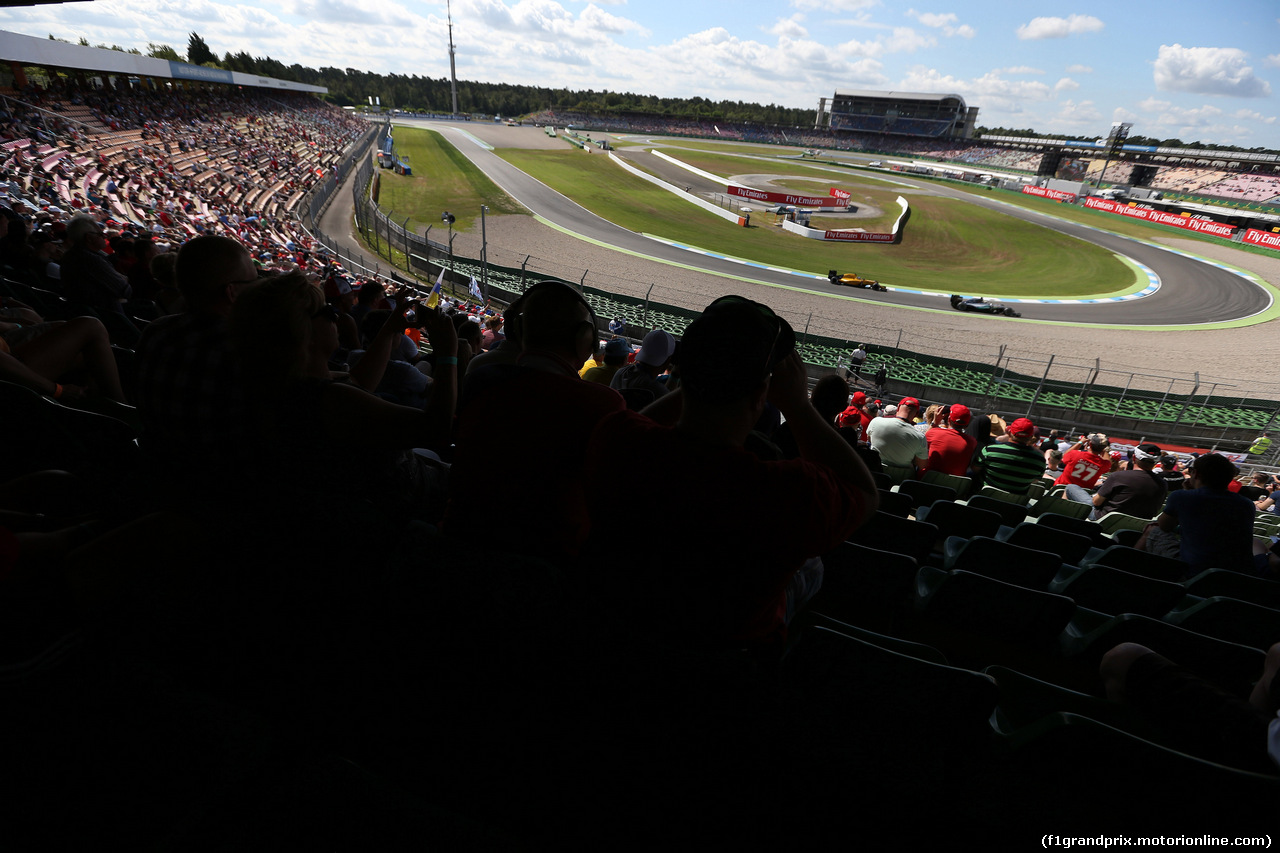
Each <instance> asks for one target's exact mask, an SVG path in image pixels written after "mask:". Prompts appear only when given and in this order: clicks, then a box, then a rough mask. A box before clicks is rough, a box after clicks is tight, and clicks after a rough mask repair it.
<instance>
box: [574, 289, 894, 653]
mask: <svg viewBox="0 0 1280 853" xmlns="http://www.w3.org/2000/svg"><path fill="white" fill-rule="evenodd" d="M794 347H795V335H794V333H793V332H792V331H791V328H790V327H789V326H788V325H787V324H786V321H784V320H782V319H781V318H780V317H778V316H777V315H775V314H774V313H773V312H772V311H771V310H769V309H768V308H767V307H765V306H763V305H760V304H758V303H755V302H752V301H750V300H747V299H743V298H741V297H724V298H722V299H718V300H716V301H715V302H713V303H712V304H711V305H710V306H709V307H708V308H707V310H706V311H704V312H703V314H702V315H701V316H700V317H699V318H698V319H696V320H694V322H693V323H691V324H690V325H689V327H688V329H686V331H685V334H684V338H683V340H682V341H681V350H680V371H681V376H682V381H683V384H682V386H681V389H680V391H679V392H677V393H673V394H671V395H668V396H667V397H664V398H663V399H662V400H660V401H658V402H657V403H655V404H654V406H653V407H652V408H651V412H652V413H654V414H655V417H657V420H653V419H650V418H649V417H646V416H645V415H644V414H638V413H634V412H623V413H619V414H616V415H613V416H611V417H609V418H606V419H605V420H604V421H602V422H601V424H600V426H599V428H598V429H597V430H596V433H595V435H594V436H593V438H592V441H591V448H590V450H589V458H590V471H591V472H592V479H593V480H594V481H597V482H600V481H603V480H604V479H606V478H607V479H613V480H617V481H619V482H651V483H660V484H661V486H662V493H663V508H664V511H665V512H664V518H665V520H666V534H667V535H666V536H663V537H653V536H635V535H634V531H635V519H634V517H632V516H631V515H629V514H623V513H618V512H616V511H615V508H614V507H612V506H608V507H606V506H600V507H599V511H593V513H592V524H593V533H592V537H593V538H592V542H593V543H594V548H593V550H596V551H599V550H600V549H606V550H607V549H608V548H610V547H613V546H615V545H617V544H619V543H621V542H624V541H625V542H626V543H627V558H626V559H625V560H621V561H616V562H615V563H613V564H611V565H610V566H609V567H608V568H607V570H602V571H601V572H599V573H595V574H593V580H594V581H595V582H596V583H597V585H598V587H599V589H600V590H601V592H602V594H604V595H605V597H606V599H607V600H608V601H609V602H610V603H611V604H612V605H613V606H614V607H616V608H617V612H618V613H620V614H621V615H622V616H623V619H624V621H625V623H626V624H627V625H628V626H630V627H631V628H632V629H633V630H635V631H637V632H638V633H640V634H643V635H644V636H646V637H649V638H651V639H655V640H658V641H660V642H664V643H669V644H675V645H679V646H683V647H687V646H689V645H693V646H697V647H703V648H708V647H709V648H717V649H732V648H741V647H743V646H744V645H745V646H750V647H766V648H772V649H777V648H779V647H780V642H781V640H782V639H783V638H784V636H785V630H786V624H787V622H788V621H789V620H790V619H791V617H792V616H793V615H794V614H795V612H796V611H797V609H798V608H799V606H800V605H801V604H802V603H803V602H804V601H805V600H806V599H807V598H808V597H809V596H810V595H812V594H813V593H814V592H816V591H817V588H818V585H819V584H820V582H821V563H820V561H818V560H816V559H815V558H816V557H817V556H818V555H820V554H822V553H825V552H826V551H827V550H829V549H830V548H832V547H834V546H835V545H837V544H838V543H840V542H842V541H844V539H845V538H846V537H847V536H848V535H849V534H850V533H852V532H853V530H855V529H856V528H857V527H858V526H859V525H860V524H861V523H862V521H863V520H864V519H865V518H866V517H867V516H868V515H869V514H870V513H871V512H873V511H874V510H875V506H876V490H875V485H874V483H873V481H872V479H871V475H870V473H869V472H868V471H867V469H866V467H865V466H864V465H863V464H862V463H861V462H860V461H859V460H858V458H857V456H856V455H855V454H854V452H853V450H852V448H851V447H850V446H849V445H848V443H847V442H845V441H844V440H843V439H842V438H840V436H839V435H837V433H836V431H835V430H834V429H833V428H832V426H831V424H830V423H828V422H827V419H826V418H825V417H824V416H823V415H821V414H819V412H818V410H817V409H815V408H814V407H813V406H812V405H810V403H809V400H808V398H807V396H806V394H805V386H806V381H805V372H804V365H803V363H802V362H801V360H800V357H799V355H798V354H797V353H796V352H795V349H794ZM768 401H771V402H772V403H774V404H775V405H776V406H777V407H778V408H779V409H781V410H782V413H783V414H784V415H785V416H786V418H787V422H788V423H789V424H791V427H792V433H793V435H794V437H795V439H796V442H797V444H798V446H799V448H800V453H801V458H800V459H799V460H795V461H782V462H763V461H760V460H759V459H758V458H757V457H756V456H755V455H753V454H751V453H749V452H747V451H745V450H744V449H743V444H744V442H745V441H746V439H747V436H748V434H749V433H750V431H751V429H752V427H753V425H754V424H755V423H756V422H757V421H758V420H759V419H760V416H761V414H762V413H763V411H764V409H765V405H766V402H768ZM766 531H767V532H766Z"/></svg>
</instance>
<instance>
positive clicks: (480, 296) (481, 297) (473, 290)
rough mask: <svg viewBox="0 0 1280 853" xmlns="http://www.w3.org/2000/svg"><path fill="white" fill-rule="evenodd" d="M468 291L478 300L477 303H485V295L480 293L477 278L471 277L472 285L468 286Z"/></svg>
mask: <svg viewBox="0 0 1280 853" xmlns="http://www.w3.org/2000/svg"><path fill="white" fill-rule="evenodd" d="M467 290H468V291H470V293H471V295H472V296H474V297H475V298H476V302H483V301H484V294H483V293H481V292H480V285H478V284H476V277H475V276H471V284H470V285H468V286H467Z"/></svg>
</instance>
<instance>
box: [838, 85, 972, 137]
mask: <svg viewBox="0 0 1280 853" xmlns="http://www.w3.org/2000/svg"><path fill="white" fill-rule="evenodd" d="M977 119H978V108H977V107H973V108H970V107H968V106H966V105H965V102H964V98H962V97H961V96H960V95H954V94H950V95H935V94H930V93H926V92H875V91H867V90H849V91H840V90H837V91H836V93H835V94H834V95H833V96H832V98H831V107H830V112H829V114H828V125H829V126H830V127H831V128H832V129H833V130H849V131H856V132H864V133H892V134H898V135H902V136H923V137H928V138H939V137H955V138H958V139H968V138H969V137H971V136H973V128H974V125H975V124H976V123H977Z"/></svg>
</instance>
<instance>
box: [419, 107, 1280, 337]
mask: <svg viewBox="0 0 1280 853" xmlns="http://www.w3.org/2000/svg"><path fill="white" fill-rule="evenodd" d="M404 123H405V124H409V125H412V126H418V127H426V128H430V129H432V130H436V131H439V132H441V133H442V134H443V135H444V136H445V138H447V139H448V140H449V141H450V143H452V144H453V145H454V146H455V147H456V148H457V149H458V150H459V151H461V152H462V153H463V155H464V156H466V157H467V158H468V159H469V160H471V161H472V162H473V163H474V164H475V165H476V166H477V167H478V168H479V169H480V170H481V171H482V172H484V173H485V175H487V176H488V177H489V178H490V179H491V180H492V181H493V182H494V183H495V184H497V185H498V186H499V187H501V188H502V189H503V190H505V191H506V192H507V193H508V194H509V195H511V196H512V197H513V198H515V199H516V200H517V201H519V202H520V203H521V204H523V205H524V206H525V207H527V208H528V209H529V210H530V211H532V212H533V213H535V214H537V215H539V216H541V217H543V218H544V219H546V220H548V221H550V222H553V223H555V224H556V225H557V226H559V227H560V228H562V229H564V230H566V231H569V232H571V233H573V234H577V235H579V236H582V237H586V238H589V239H592V240H596V241H599V242H601V243H604V244H607V245H611V246H615V247H618V248H620V249H624V250H627V251H630V252H633V253H636V254H638V255H642V256H647V257H649V258H653V259H655V260H658V261H665V262H670V263H676V264H681V265H684V266H688V267H694V268H697V269H702V270H706V271H709V272H714V273H720V274H725V275H728V276H731V277H734V278H749V279H754V280H757V281H765V282H769V283H773V284H780V285H785V286H788V287H793V288H795V287H799V288H803V289H806V290H812V291H814V292H818V293H830V294H837V295H844V296H848V295H856V296H858V297H859V298H860V299H867V300H872V301H876V302H882V303H885V304H889V305H903V306H913V307H921V308H934V309H942V310H946V308H947V303H946V301H945V299H943V298H940V297H938V296H936V295H925V294H913V293H899V292H892V291H891V292H889V293H875V292H872V291H869V290H861V289H851V288H847V287H839V286H834V285H831V284H829V283H828V282H826V281H825V280H823V279H817V278H814V277H812V276H811V275H805V276H797V275H795V274H792V273H786V272H779V271H774V270H769V269H767V268H762V267H755V266H744V265H743V264H741V263H737V262H734V261H731V260H727V259H723V258H718V257H714V256H710V255H704V254H701V253H698V252H692V251H689V250H687V249H683V248H679V247H677V246H670V245H667V244H665V243H662V242H659V241H656V240H653V239H650V238H648V237H645V236H643V235H641V234H637V233H636V232H634V231H629V230H627V229H625V228H622V227H620V226H618V225H614V224H613V223H611V222H609V221H607V220H605V219H602V218H600V217H599V216H596V215H595V214H594V213H591V212H590V211H588V210H587V209H586V208H584V207H582V206H580V205H579V204H577V203H576V202H574V201H572V200H571V199H569V198H567V197H566V196H564V195H561V194H560V193H558V192H556V191H555V190H553V189H551V188H550V187H548V186H546V185H545V184H543V183H541V182H540V181H538V180H536V179H534V178H532V177H530V176H529V175H528V174H526V173H524V172H522V171H520V170H519V169H517V168H516V167H514V166H512V165H510V164H509V163H507V162H506V161H505V160H503V159H502V158H501V157H498V156H497V155H496V154H494V153H493V152H492V151H490V150H489V149H487V148H486V147H484V146H483V145H481V144H478V143H477V142H476V138H477V136H479V135H480V133H485V135H486V136H488V135H490V134H489V133H486V132H485V131H486V130H487V129H488V126H485V125H480V126H477V125H476V124H473V123H470V124H468V125H464V126H457V125H453V124H449V123H446V122H438V121H407V122H404ZM473 130H474V131H476V134H475V135H473V134H472V132H471V131H473ZM494 130H497V128H494ZM524 130H525V132H526V133H527V132H529V130H531V129H524ZM538 132H541V131H538ZM495 141H497V140H495ZM504 143H505V140H503V141H502V142H501V143H500V144H504ZM679 145H680V140H677V139H671V140H662V141H659V139H658V138H656V137H655V147H658V146H660V147H664V148H666V149H667V150H668V151H669V152H670V153H671V156H673V157H677V158H678V157H679V151H678V150H674V149H678V148H679ZM584 156H607V155H605V154H604V153H603V152H600V151H598V150H597V151H595V152H593V153H592V154H591V155H584ZM627 156H628V157H630V158H632V159H633V160H636V161H637V162H640V161H643V165H644V166H645V167H646V168H647V169H648V170H649V171H651V172H654V173H656V174H657V175H658V176H659V177H662V178H663V179H664V180H667V181H669V182H670V183H672V184H675V185H677V186H689V187H691V188H692V189H693V190H694V191H695V192H701V191H711V192H716V191H718V192H723V191H724V186H723V185H722V184H712V183H711V182H709V181H706V180H705V179H702V178H699V177H698V176H697V175H695V174H693V173H691V172H688V171H686V170H684V169H681V168H680V167H678V166H674V165H671V164H670V163H667V162H666V161H664V160H662V159H661V158H658V157H654V156H652V155H651V154H645V153H641V152H638V151H635V150H634V149H632V150H629V152H628V154H627ZM763 162H764V161H761V160H756V159H744V160H743V165H744V167H743V171H744V172H748V171H755V172H763V171H768V170H767V169H763V168H762V165H763ZM807 165H812V164H807ZM774 169H775V170H776V171H778V172H783V171H785V163H777V164H776V165H775V166H774ZM886 177H890V178H892V179H893V180H895V181H898V182H900V183H902V184H904V186H903V189H904V190H907V189H910V191H911V192H920V193H928V194H932V195H937V196H942V197H947V198H955V199H958V200H960V201H963V202H966V203H969V204H976V205H979V206H981V207H987V208H990V209H992V210H996V211H999V212H1000V213H1003V214H1005V215H1008V216H1014V217H1017V218H1019V219H1023V220H1026V221H1029V222H1033V223H1035V224H1037V225H1041V226H1043V227H1046V228H1051V229H1053V230H1055V231H1060V232H1062V233H1064V234H1068V235H1070V236H1072V237H1076V238H1078V239H1080V240H1083V241H1085V242H1089V243H1093V244H1095V245H1098V246H1101V247H1103V248H1104V249H1107V250H1109V251H1111V252H1114V253H1116V254H1119V255H1124V256H1127V257H1129V258H1131V259H1133V260H1134V261H1136V262H1138V263H1140V264H1142V265H1144V266H1146V267H1149V268H1150V269H1151V270H1153V271H1154V272H1155V274H1156V275H1157V276H1158V277H1159V280H1160V287H1159V289H1158V290H1157V291H1156V292H1155V293H1153V294H1151V295H1148V296H1144V297H1142V298H1140V299H1132V300H1129V301H1122V302H1106V303H1098V304H1046V303H1018V304H1015V310H1017V311H1019V312H1021V314H1022V316H1023V317H1024V318H1026V319H1033V320H1045V321H1053V322H1065V323H1079V324H1085V325H1091V324H1104V325H1122V326H1132V327H1143V326H1172V325H1196V324H1204V323H1221V322H1229V321H1232V320H1238V319H1241V318H1245V317H1251V316H1254V315H1256V314H1258V313H1260V312H1262V311H1264V310H1265V309H1267V308H1268V307H1269V306H1270V305H1271V298H1270V295H1269V293H1268V292H1267V290H1265V289H1264V288H1262V287H1260V286H1258V285H1256V284H1254V283H1253V282H1251V281H1249V280H1248V279H1245V278H1243V277H1242V276H1240V275H1237V274H1235V273H1233V272H1230V271H1228V270H1225V269H1223V268H1221V267H1219V266H1216V265H1214V264H1211V263H1205V262H1202V261H1198V260H1195V259H1193V258H1189V257H1186V256H1184V255H1181V254H1178V253H1176V252H1173V251H1170V250H1166V249H1163V248H1161V247H1158V246H1156V245H1153V244H1148V243H1143V242H1140V241H1138V240H1133V239H1130V238H1128V237H1122V236H1119V235H1116V234H1111V233H1109V232H1106V231H1100V230H1095V229H1093V228H1088V227H1085V226H1082V225H1077V224H1074V223H1071V222H1066V221H1062V220H1058V219H1055V218H1051V217H1050V216H1047V215H1041V214H1039V213H1037V212H1036V211H1034V210H1029V209H1027V208H1023V207H1019V206H1017V205H1006V204H1000V203H999V202H998V201H995V200H993V199H988V198H984V197H982V196H978V195H974V194H970V193H965V192H960V191H958V190H953V189H951V188H949V187H947V186H945V185H941V184H936V183H934V182H925V181H919V182H917V181H912V180H911V178H910V176H908V175H901V174H896V173H895V174H892V175H887V176H886ZM907 229H908V230H907V235H908V237H907V238H908V239H910V223H908V225H907ZM895 284H898V283H897V282H895ZM1011 304H1013V303H1011Z"/></svg>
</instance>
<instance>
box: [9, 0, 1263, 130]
mask: <svg viewBox="0 0 1280 853" xmlns="http://www.w3.org/2000/svg"><path fill="white" fill-rule="evenodd" d="M912 3H916V4H917V5H911V4H912ZM452 14H453V39H454V45H455V48H456V52H457V69H458V79H459V80H480V81H485V82H505V83H518V84H526V85H539V86H549V87H555V88H559V87H565V88H569V89H576V90H585V89H594V90H597V91H599V90H602V89H608V90H610V91H616V92H634V93H637V94H647V95H649V94H651V95H658V96H662V97H682V98H690V97H694V96H702V97H704V98H708V99H711V100H715V101H719V100H725V99H728V100H734V101H738V100H741V101H747V102H758V103H761V104H769V103H776V104H779V105H782V106H787V107H813V108H814V109H815V111H816V109H817V106H818V99H819V98H821V97H824V96H826V97H828V98H829V97H830V96H831V94H832V93H833V92H834V91H836V90H837V89H878V90H896V91H908V92H933V93H946V94H959V95H960V96H962V97H963V98H964V99H965V101H966V102H967V103H968V104H969V106H976V107H978V108H979V114H978V124H979V125H985V126H987V127H1012V128H1031V129H1034V130H1036V131H1039V132H1041V133H1050V134H1062V135H1064V136H1067V137H1070V138H1085V139H1093V138H1097V137H1099V136H1105V135H1106V133H1107V131H1108V130H1109V128H1110V127H1111V123H1112V122H1113V121H1128V122H1132V123H1133V129H1132V133H1133V134H1135V135H1140V136H1148V137H1154V138H1157V139H1169V138H1178V139H1181V140H1183V141H1184V142H1188V143H1190V142H1195V141H1200V142H1206V143H1217V144H1224V145H1239V146H1241V147H1244V148H1255V147H1262V148H1268V149H1278V150H1280V122H1277V117H1278V116H1280V100H1278V98H1280V2H1276V0H1240V2H1232V3H1207V2H1203V0H1201V2H1184V0H1165V2H1159V3H1134V2H1127V0H1120V1H1119V2H1115V1H1114V0H1113V2H1108V3H1102V2H1093V0H1082V2H1076V3H1055V4H1046V3H1040V2H1004V0H938V2H937V3H932V2H929V0H905V2H901V3H893V2H885V1H884V0H776V2H770V3H765V2H756V0H742V2H728V1H727V0H593V2H580V0H455V2H453V6H452ZM0 29H5V30H10V31H13V32H19V33H25V34H27V35H34V36H40V37H45V36H48V35H49V34H51V33H52V34H53V35H55V36H57V37H59V38H64V39H68V40H70V41H76V40H78V39H80V38H81V37H84V38H87V39H88V40H89V42H90V43H91V44H95V45H96V44H99V43H105V44H118V45H120V46H122V47H125V48H132V47H137V48H139V49H141V50H143V52H146V49H147V44H148V43H149V42H154V43H156V44H168V45H171V46H172V47H174V48H175V49H176V50H177V51H178V52H179V53H180V54H184V55H185V53H186V47H187V39H188V34H189V33H190V32H192V31H194V32H196V33H199V35H200V36H201V37H202V38H203V39H204V40H205V42H206V43H207V44H208V45H209V47H210V48H211V49H212V50H213V51H214V52H215V53H217V54H218V55H219V56H221V55H223V54H224V53H226V52H227V51H230V52H232V53H238V52H240V51H246V52H248V53H250V54H252V55H254V56H270V57H272V58H274V59H278V60H280V61H282V62H284V63H285V64H286V65H291V64H293V63H295V62H296V63H300V64H302V65H307V66H311V67H321V66H334V67H338V68H356V69H360V70H364V71H375V72H381V73H384V74H389V73H395V74H417V75H419V76H425V77H447V76H448V74H449V54H448V28H447V24H446V7H445V3H444V2H443V0H442V2H439V3H437V2H429V0H422V2H417V0H272V2H266V0H252V2H234V0H96V2H69V3H62V4H52V5H42V6H35V7H28V8H6V9H0ZM368 94H369V95H377V94H378V93H377V92H369V93H368Z"/></svg>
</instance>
